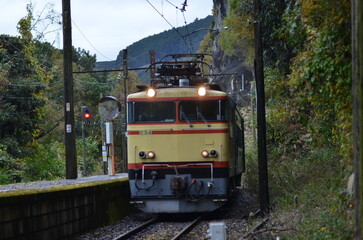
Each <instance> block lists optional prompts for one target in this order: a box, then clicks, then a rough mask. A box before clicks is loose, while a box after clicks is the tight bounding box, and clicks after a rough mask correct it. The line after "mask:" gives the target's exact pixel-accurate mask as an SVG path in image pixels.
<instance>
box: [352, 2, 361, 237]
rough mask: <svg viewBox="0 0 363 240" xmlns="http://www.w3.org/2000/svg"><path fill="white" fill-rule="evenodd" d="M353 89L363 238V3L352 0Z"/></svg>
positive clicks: (358, 213)
mask: <svg viewBox="0 0 363 240" xmlns="http://www.w3.org/2000/svg"><path fill="white" fill-rule="evenodd" d="M351 3H352V5H351V6H352V8H351V9H352V80H353V81H352V85H353V86H352V91H353V162H354V183H355V187H354V201H355V209H354V212H355V239H356V240H358V239H362V238H363V68H362V63H363V32H362V31H361V30H359V29H362V27H363V3H362V1H361V0H352V1H351Z"/></svg>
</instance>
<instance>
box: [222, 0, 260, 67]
mask: <svg viewBox="0 0 363 240" xmlns="http://www.w3.org/2000/svg"><path fill="white" fill-rule="evenodd" d="M250 12H251V7H250V3H249V1H247V0H246V1H245V0H242V1H239V0H232V1H231V2H230V12H229V14H228V16H227V17H225V18H224V19H223V29H224V28H228V29H226V30H219V33H218V34H219V45H220V47H221V49H222V50H223V51H224V52H225V53H226V54H227V55H228V56H235V57H238V58H239V59H240V60H242V61H246V62H247V63H252V62H253V53H254V52H253V25H252V24H248V21H249V20H252V17H251V15H250Z"/></svg>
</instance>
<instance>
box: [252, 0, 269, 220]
mask: <svg viewBox="0 0 363 240" xmlns="http://www.w3.org/2000/svg"><path fill="white" fill-rule="evenodd" d="M253 12H254V21H253V27H254V38H255V61H254V63H255V79H256V95H257V146H258V178H259V198H260V210H261V212H262V214H266V213H268V212H269V208H270V203H269V190H268V170H267V150H266V116H265V115H266V111H265V85H264V74H263V51H262V36H261V25H260V20H261V19H260V13H261V2H260V0H254V1H253Z"/></svg>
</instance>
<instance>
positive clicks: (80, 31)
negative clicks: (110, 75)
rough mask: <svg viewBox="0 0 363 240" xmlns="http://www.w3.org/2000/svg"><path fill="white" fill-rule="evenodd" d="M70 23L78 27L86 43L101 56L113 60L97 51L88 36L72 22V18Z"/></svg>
mask: <svg viewBox="0 0 363 240" xmlns="http://www.w3.org/2000/svg"><path fill="white" fill-rule="evenodd" d="M72 24H73V25H74V26H75V27H76V28H77V29H78V31H79V32H80V33H81V35H82V36H83V37H84V39H85V40H86V41H87V42H88V44H89V45H90V46H91V47H92V48H93V49H94V50H95V51H96V52H97V53H98V54H100V55H101V56H102V57H104V58H106V59H107V60H110V61H113V60H112V59H110V58H109V57H107V56H105V55H104V54H102V53H101V52H100V51H98V49H97V48H96V47H95V46H94V45H93V44H92V43H91V42H90V41H89V40H88V38H87V37H86V35H84V33H83V32H82V31H81V29H80V28H79V27H78V26H77V24H76V23H75V22H74V19H72Z"/></svg>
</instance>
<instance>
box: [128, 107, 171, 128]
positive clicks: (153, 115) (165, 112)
mask: <svg viewBox="0 0 363 240" xmlns="http://www.w3.org/2000/svg"><path fill="white" fill-rule="evenodd" d="M127 107H128V114H127V118H128V119H127V121H128V122H129V123H143V122H174V121H175V103H174V102H129V103H128V106H127Z"/></svg>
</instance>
